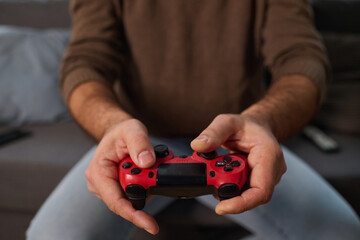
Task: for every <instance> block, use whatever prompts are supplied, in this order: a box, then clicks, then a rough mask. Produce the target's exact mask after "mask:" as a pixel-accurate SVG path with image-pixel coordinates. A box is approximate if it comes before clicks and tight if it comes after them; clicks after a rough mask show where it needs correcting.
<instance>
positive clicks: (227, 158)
mask: <svg viewBox="0 0 360 240" xmlns="http://www.w3.org/2000/svg"><path fill="white" fill-rule="evenodd" d="M223 160H224V162H226V163H230V162H231V161H232V158H231V157H230V156H224V157H223Z"/></svg>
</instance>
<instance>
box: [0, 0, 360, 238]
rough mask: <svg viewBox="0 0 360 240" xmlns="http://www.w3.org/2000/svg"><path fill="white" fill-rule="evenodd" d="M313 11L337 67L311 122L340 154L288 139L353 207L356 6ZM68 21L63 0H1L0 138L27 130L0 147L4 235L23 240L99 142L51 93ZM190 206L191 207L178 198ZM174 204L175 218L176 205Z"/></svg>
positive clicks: (357, 140) (321, 0) (359, 87)
mask: <svg viewBox="0 0 360 240" xmlns="http://www.w3.org/2000/svg"><path fill="white" fill-rule="evenodd" d="M312 7H313V9H314V13H315V17H314V19H315V24H316V26H317V28H318V29H319V31H320V33H321V35H322V37H323V39H324V42H325V45H326V47H327V48H328V52H329V58H330V61H331V63H332V67H333V68H332V80H331V81H330V83H329V90H328V98H327V100H326V101H325V102H324V104H323V106H322V107H321V108H320V109H319V111H318V113H317V114H316V116H315V117H314V119H313V120H312V122H311V124H312V125H314V126H316V127H318V128H319V129H321V130H323V131H324V132H325V133H326V134H328V135H329V136H330V137H332V138H333V139H334V140H336V141H337V142H338V144H339V146H340V150H339V151H338V152H335V153H328V152H324V151H321V150H320V149H319V148H317V147H316V145H314V144H313V143H312V142H311V141H309V140H308V139H306V138H305V137H304V135H303V134H302V133H301V132H300V133H299V134H297V135H296V136H294V137H293V138H291V139H289V140H288V141H286V142H285V143H284V145H286V146H287V147H288V148H290V149H291V150H292V151H294V152H295V153H296V154H298V155H299V156H300V157H302V158H303V159H304V160H305V161H306V162H307V163H308V164H309V165H311V166H312V167H313V168H314V169H315V170H316V171H318V172H319V173H320V174H321V175H322V176H323V177H325V178H326V179H327V180H328V181H329V182H330V183H331V184H332V185H333V186H334V187H335V188H337V189H338V191H339V192H340V193H341V194H343V196H344V197H345V198H346V199H347V200H348V201H349V202H350V203H351V204H352V206H353V207H354V208H355V209H356V210H357V211H358V213H359V212H360V192H359V191H357V190H356V189H359V187H360V161H359V160H360V158H359V156H360V148H359V146H360V96H359V94H358V93H359V92H360V68H358V66H360V18H358V16H357V13H358V12H360V2H359V1H356V0H313V1H312ZM69 26H70V17H69V14H68V2H67V1H66V0H42V1H39V0H38V1H35V0H26V1H24V0H22V1H20V0H0V134H1V133H4V132H6V131H9V130H11V129H19V130H22V131H25V132H26V133H28V134H27V135H26V136H24V137H23V138H21V139H18V140H16V141H13V142H9V143H7V144H5V145H0V193H1V194H0V239H2V240H8V239H9V240H10V239H24V238H25V231H26V229H27V227H28V225H29V223H30V221H31V219H32V217H33V216H34V214H35V213H36V212H37V210H38V209H39V207H40V206H41V204H42V203H43V202H44V201H45V199H46V198H47V196H48V195H49V194H50V193H51V191H52V190H53V189H54V187H56V185H57V184H58V183H59V181H60V180H61V179H62V178H63V177H64V175H65V174H66V173H67V172H68V171H69V169H70V168H71V167H72V166H74V165H75V164H76V162H77V161H78V160H79V159H80V158H81V156H82V155H83V154H84V153H85V152H86V151H87V150H88V149H89V148H90V147H91V146H93V145H94V144H95V141H94V140H93V139H92V138H91V137H90V136H88V135H87V134H86V133H85V132H84V131H83V130H82V129H81V128H80V127H79V126H78V125H77V124H76V123H75V121H74V120H73V119H72V118H71V116H70V114H69V113H68V111H67V109H66V107H65V105H64V103H63V102H62V100H61V97H60V93H59V91H58V89H57V80H58V77H57V76H58V70H59V64H60V59H61V56H62V53H63V50H64V48H65V46H66V43H67V42H68V41H69V38H70V32H69ZM190 203H191V204H194V203H193V202H191V201H190V202H187V203H184V202H181V203H177V204H180V205H181V204H185V205H186V204H190ZM170 210H171V211H173V212H174V214H175V215H176V208H174V207H172V208H170ZM192 210H194V211H193V215H192V214H191V213H190V212H189V214H188V215H187V216H188V217H192V216H193V217H194V214H196V213H200V215H201V214H205V213H206V214H207V212H206V211H205V210H204V209H203V208H201V207H197V208H196V207H195V209H194V208H192ZM181 214H183V213H181ZM177 216H180V214H179V213H178V215H177ZM181 219H183V220H182V223H183V224H185V225H186V222H187V221H186V220H184V218H181ZM194 219H199V217H198V216H197V218H196V217H194ZM159 220H161V221H163V222H167V221H168V222H170V223H171V222H174V221H171V220H169V219H168V218H167V215H166V214H165V215H164V214H162V215H161V214H160V216H159ZM207 220H208V221H209V219H207ZM179 221H180V223H181V220H179V219H177V221H176V224H179ZM214 221H217V222H219V221H218V220H214ZM198 222H199V221H198ZM169 229H173V228H170V227H169ZM212 229H213V228H212ZM219 231H220V230H219ZM165 234H166V233H165ZM179 234H181V232H179ZM214 234H215V233H214ZM240 235H246V234H244V232H241V233H239V236H240ZM143 237H144V236H143V235H142V234H141V233H139V234H138V238H139V239H143ZM159 239H160V238H159ZM164 239H166V238H164Z"/></svg>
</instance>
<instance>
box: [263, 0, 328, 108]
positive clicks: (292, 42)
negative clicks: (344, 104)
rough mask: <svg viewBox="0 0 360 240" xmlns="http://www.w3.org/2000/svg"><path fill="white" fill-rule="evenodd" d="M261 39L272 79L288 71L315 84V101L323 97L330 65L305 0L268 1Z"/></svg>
mask: <svg viewBox="0 0 360 240" xmlns="http://www.w3.org/2000/svg"><path fill="white" fill-rule="evenodd" d="M262 42H263V44H262V54H263V56H264V58H265V66H266V67H267V68H268V69H269V70H270V72H271V74H272V79H273V80H274V81H276V80H278V79H279V78H281V77H282V76H285V75H291V74H299V75H303V76H306V77H308V78H309V79H311V80H312V81H314V83H315V85H316V86H317V87H318V90H319V103H321V102H322V101H323V100H324V97H325V91H326V82H327V79H328V78H329V68H330V67H329V63H328V60H327V56H326V50H325V48H324V46H323V44H322V42H321V40H320V36H319V34H318V33H317V31H316V30H315V28H314V25H313V18H312V11H311V7H310V5H309V3H308V1H307V0H268V1H267V6H266V19H265V24H264V28H263V31H262Z"/></svg>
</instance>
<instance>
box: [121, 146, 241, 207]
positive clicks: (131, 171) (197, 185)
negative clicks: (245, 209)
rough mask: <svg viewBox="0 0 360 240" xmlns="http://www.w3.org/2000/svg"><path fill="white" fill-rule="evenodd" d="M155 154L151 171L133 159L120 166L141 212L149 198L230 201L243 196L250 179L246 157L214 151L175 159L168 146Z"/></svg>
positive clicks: (123, 182)
mask: <svg viewBox="0 0 360 240" xmlns="http://www.w3.org/2000/svg"><path fill="white" fill-rule="evenodd" d="M154 150H155V154H156V163H155V164H154V165H153V166H152V167H151V168H146V169H142V168H139V167H138V166H136V165H135V163H134V162H133V161H132V160H131V158H130V157H127V158H125V159H123V160H122V161H121V162H120V164H119V180H120V184H121V186H122V188H123V189H124V191H125V193H126V196H127V197H128V199H129V200H130V201H131V203H132V205H133V207H134V208H135V209H137V210H140V209H143V208H144V206H145V200H146V197H147V196H149V195H163V196H169V197H177V198H193V197H197V196H201V195H206V194H214V195H217V196H218V197H219V198H220V200H224V199H229V198H232V197H235V196H239V195H240V194H241V192H242V188H243V186H244V184H245V182H246V180H247V178H248V166H247V158H246V156H245V155H243V154H227V155H223V156H218V155H217V152H216V151H214V152H209V153H198V152H194V153H193V155H192V156H174V154H173V153H172V152H171V151H170V150H169V149H168V147H167V146H165V145H157V146H155V147H154Z"/></svg>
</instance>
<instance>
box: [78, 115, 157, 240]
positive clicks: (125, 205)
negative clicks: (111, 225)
mask: <svg viewBox="0 0 360 240" xmlns="http://www.w3.org/2000/svg"><path fill="white" fill-rule="evenodd" d="M128 155H130V157H131V158H132V160H133V161H134V163H135V164H136V165H138V166H139V167H142V168H147V167H150V166H152V165H153V164H154V163H155V153H154V150H153V147H152V145H151V142H150V140H149V138H148V133H147V130H146V128H145V126H144V125H143V124H142V123H141V122H140V121H138V120H135V119H130V120H125V121H122V122H120V123H118V124H116V125H115V126H114V127H112V128H110V129H109V130H108V131H107V132H106V133H105V135H104V137H103V138H102V140H101V141H100V143H99V146H98V148H97V149H96V152H95V155H94V157H93V159H92V161H91V163H90V165H89V167H88V169H87V170H86V173H85V175H86V178H87V179H88V189H89V191H90V192H92V193H94V194H96V196H97V197H98V198H100V199H102V200H103V201H104V202H105V204H106V205H107V206H108V207H109V209H110V210H111V211H113V212H114V213H116V214H118V215H120V216H121V217H123V218H125V219H126V220H128V221H130V222H132V223H134V224H135V225H136V226H138V227H140V228H143V229H145V230H146V231H148V232H149V233H151V234H156V233H157V232H158V231H159V226H158V224H157V223H156V221H155V219H154V218H153V217H152V216H151V215H149V214H147V213H145V212H144V211H138V210H135V209H134V208H133V207H132V205H131V203H130V201H129V200H128V199H127V198H126V196H125V193H124V192H123V190H122V189H121V186H120V185H119V180H118V163H119V161H121V160H122V159H123V158H125V157H126V156H128Z"/></svg>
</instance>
